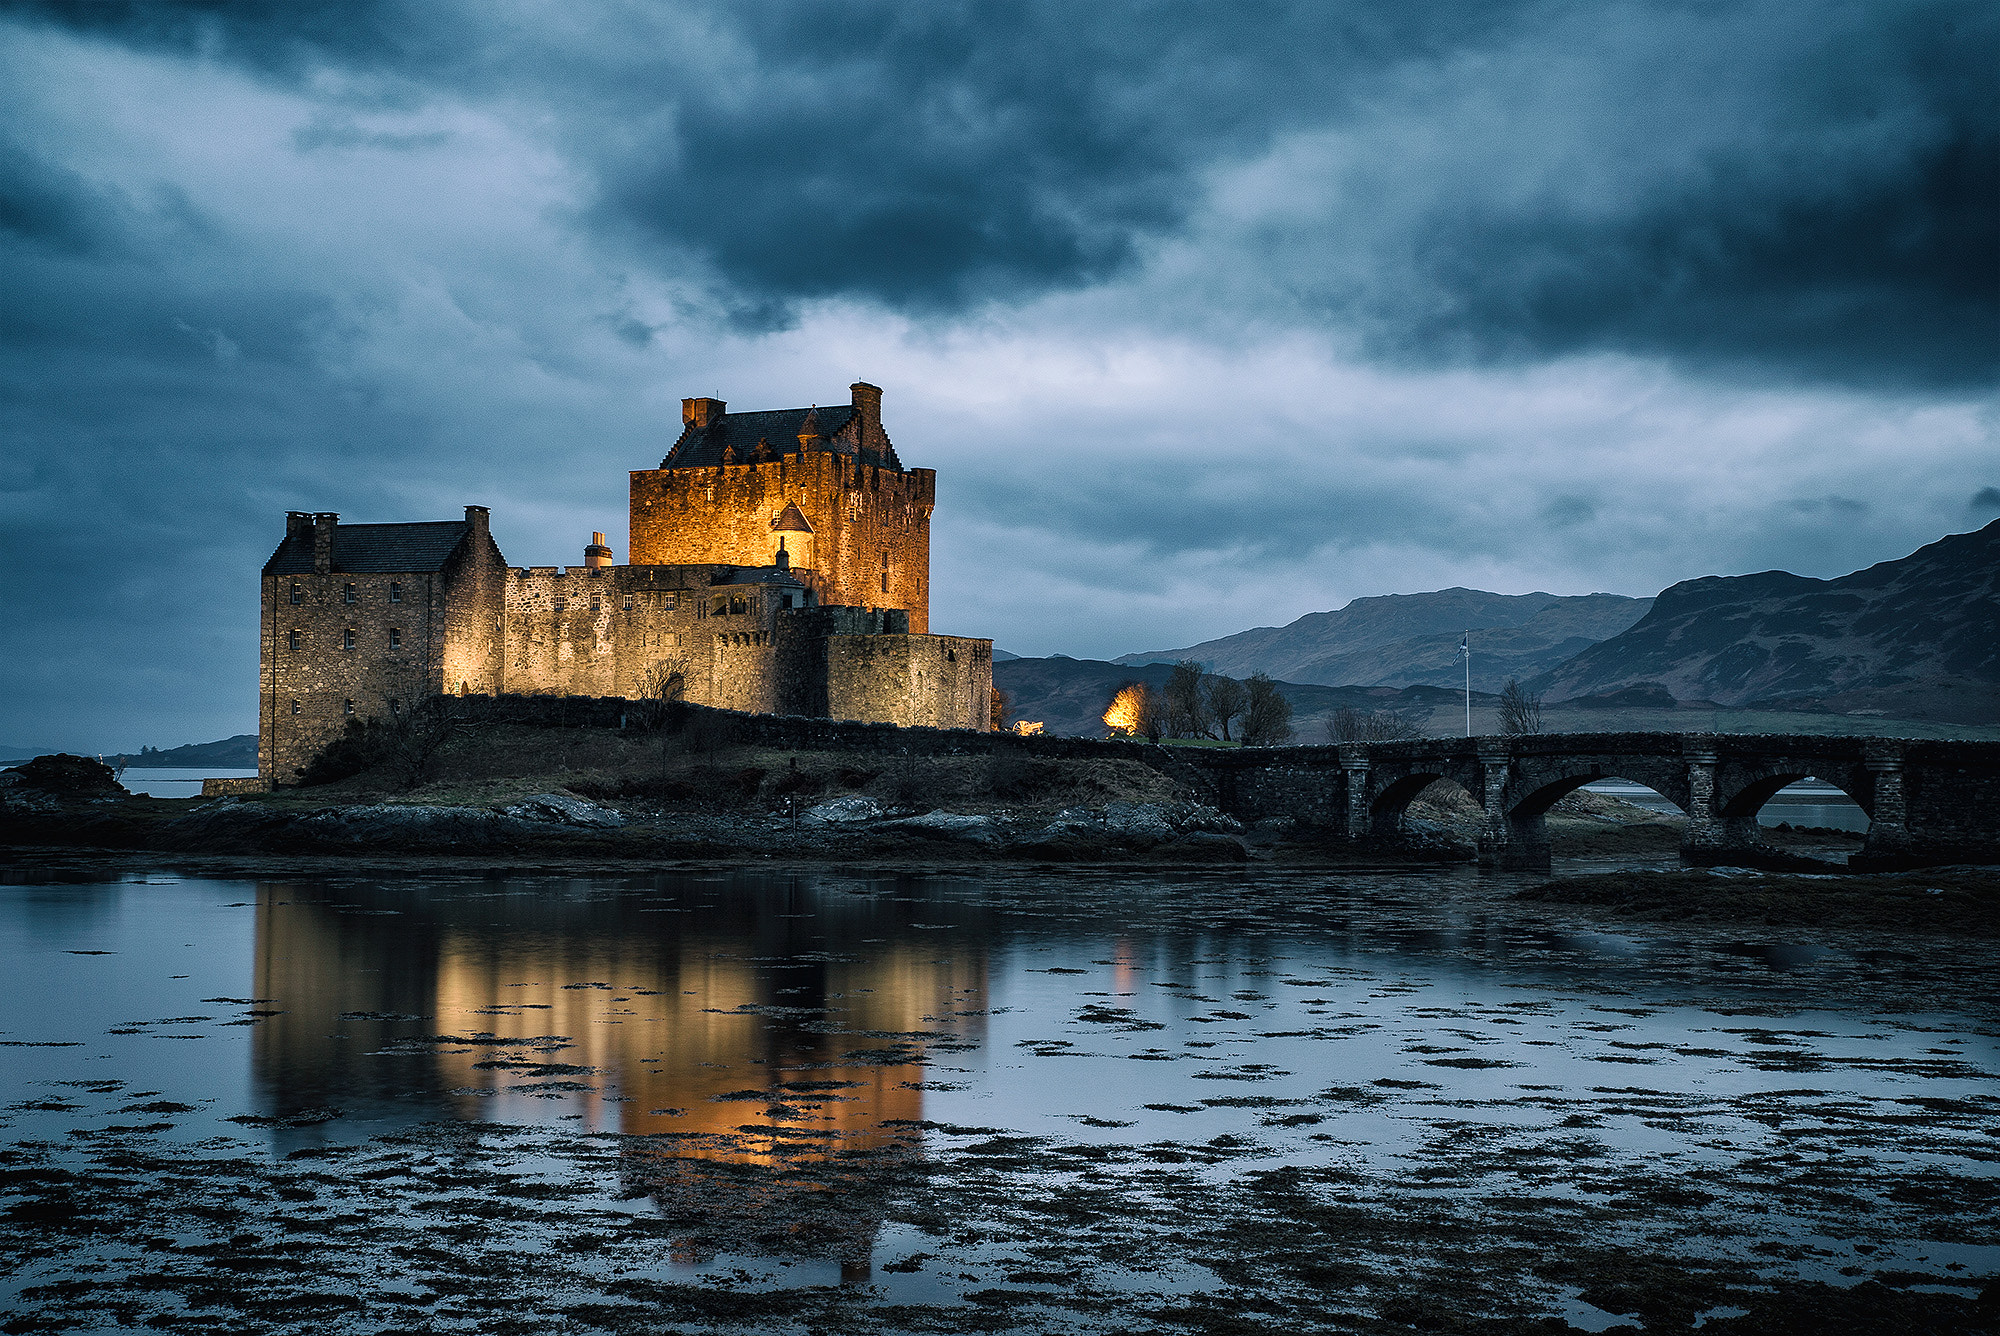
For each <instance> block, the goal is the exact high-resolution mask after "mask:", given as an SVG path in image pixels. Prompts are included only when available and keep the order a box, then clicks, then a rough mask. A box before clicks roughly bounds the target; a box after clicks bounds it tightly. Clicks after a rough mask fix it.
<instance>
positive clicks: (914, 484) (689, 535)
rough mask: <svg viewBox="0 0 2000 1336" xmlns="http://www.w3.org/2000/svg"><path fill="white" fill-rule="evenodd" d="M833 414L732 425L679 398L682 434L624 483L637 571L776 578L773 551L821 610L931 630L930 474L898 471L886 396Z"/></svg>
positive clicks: (708, 408)
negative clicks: (737, 571) (681, 569)
mask: <svg viewBox="0 0 2000 1336" xmlns="http://www.w3.org/2000/svg"><path fill="white" fill-rule="evenodd" d="M851 389H852V402H850V403H848V404H845V405H841V406H838V407H830V408H821V407H818V406H814V407H811V408H782V409H776V410H771V411H764V412H754V413H731V412H729V411H728V409H729V406H728V405H727V404H726V403H724V402H723V401H722V400H720V399H683V400H682V401H681V419H682V425H681V434H680V439H678V440H677V441H675V442H674V445H673V448H672V449H670V450H669V451H667V455H666V458H664V459H662V460H661V461H660V467H659V468H657V469H645V470H639V471H636V472H634V473H633V474H632V490H631V507H632V512H631V525H632V546H631V556H630V560H631V562H632V564H633V565H635V566H651V565H695V564H718V565H732V566H771V565H775V564H776V562H777V554H778V550H779V548H780V547H781V546H782V547H783V549H784V551H785V554H786V558H787V560H788V561H789V563H790V566H791V569H792V572H793V574H795V575H796V576H797V577H798V579H799V580H801V581H802V582H804V583H805V584H806V585H808V586H810V587H811V588H812V590H813V591H814V593H815V594H816V595H817V597H818V601H819V602H820V603H822V604H830V605H836V606H844V607H855V608H901V609H904V610H906V611H907V612H908V613H909V615H910V630H911V631H912V632H913V633H916V634H919V635H921V634H923V633H925V632H926V631H928V630H929V629H930V560H931V507H932V505H933V502H934V500H935V496H936V490H937V488H936V479H937V475H936V473H935V472H934V471H933V470H931V469H906V468H904V467H903V465H902V461H901V460H899V459H897V458H896V448H895V446H894V445H892V444H891V443H890V441H889V437H888V435H887V433H885V432H884V431H883V430H882V391H881V390H880V389H878V388H876V387H875V386H873V385H869V384H867V383H865V382H858V383H856V384H855V385H853V386H852V387H851Z"/></svg>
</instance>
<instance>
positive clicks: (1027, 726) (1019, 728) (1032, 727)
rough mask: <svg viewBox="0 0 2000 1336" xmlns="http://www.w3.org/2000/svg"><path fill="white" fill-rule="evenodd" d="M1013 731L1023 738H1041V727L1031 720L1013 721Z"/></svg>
mask: <svg viewBox="0 0 2000 1336" xmlns="http://www.w3.org/2000/svg"><path fill="white" fill-rule="evenodd" d="M1014 731H1015V732H1016V733H1017V734H1019V735H1020V736H1022V737H1024V738H1032V737H1039V736H1041V732H1042V725H1041V724H1040V723H1039V722H1038V721H1036V720H1033V719H1016V720H1015V721H1014Z"/></svg>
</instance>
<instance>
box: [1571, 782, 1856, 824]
mask: <svg viewBox="0 0 2000 1336" xmlns="http://www.w3.org/2000/svg"><path fill="white" fill-rule="evenodd" d="M1584 787H1585V788H1586V789H1589V790H1590V791H1591V792H1592V793H1602V794H1605V795H1606V796H1608V797H1612V798H1622V799H1624V800H1625V801H1626V802H1628V803H1632V804H1633V805H1635V806H1638V807H1648V808H1651V809H1652V810H1653V811H1655V812H1662V813H1665V814H1667V815H1669V816H1682V815H1685V814H1684V813H1683V812H1682V811H1681V809H1680V808H1678V807H1676V806H1674V804H1673V803H1672V802H1671V801H1670V800H1668V799H1667V798H1665V797H1663V796H1661V795H1660V794H1658V793H1655V792H1654V791H1653V790H1652V789H1649V788H1647V787H1646V786H1645V785H1644V784H1635V783H1633V782H1632V781H1631V780H1629V779H1600V780H1598V781H1597V782H1596V783H1594V784H1586V785H1584ZM1757 823H1758V824H1759V825H1763V826H1776V825H1784V824H1789V825H1793V826H1818V827H1820V828H1821V829H1825V830H1853V831H1866V830H1867V829H1868V814H1867V813H1866V812H1864V811H1862V810H1861V807H1860V805H1859V804H1857V803H1856V802H1855V801H1854V799H1852V798H1850V797H1848V796H1847V795H1846V794H1845V793H1843V792H1841V791H1840V790H1839V789H1837V788H1835V787H1834V786H1833V785H1831V784H1829V783H1827V782H1826V781H1825V780H1822V779H1802V780H1799V781H1798V782H1797V783H1794V784H1787V785H1786V786H1785V787H1784V788H1782V789H1779V790H1778V791H1777V792H1776V793H1774V794H1772V795H1771V797H1770V800H1769V801H1768V802H1766V803H1765V804H1764V806H1763V807H1762V808H1760V809H1759V810H1758V812H1757Z"/></svg>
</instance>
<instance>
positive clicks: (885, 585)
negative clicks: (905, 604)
mask: <svg viewBox="0 0 2000 1336" xmlns="http://www.w3.org/2000/svg"><path fill="white" fill-rule="evenodd" d="M882 592H883V593H885V594H886V593H888V592H889V554H888V553H887V552H884V553H883V554H882Z"/></svg>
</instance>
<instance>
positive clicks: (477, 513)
mask: <svg viewBox="0 0 2000 1336" xmlns="http://www.w3.org/2000/svg"><path fill="white" fill-rule="evenodd" d="M491 518H492V516H491V514H490V513H489V512H488V511H487V509H486V507H485V506H467V507H466V508H465V522H466V523H467V524H470V525H471V526H472V536H473V537H474V538H484V537H486V536H487V535H488V533H489V532H490V528H489V521H490V519H491Z"/></svg>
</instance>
